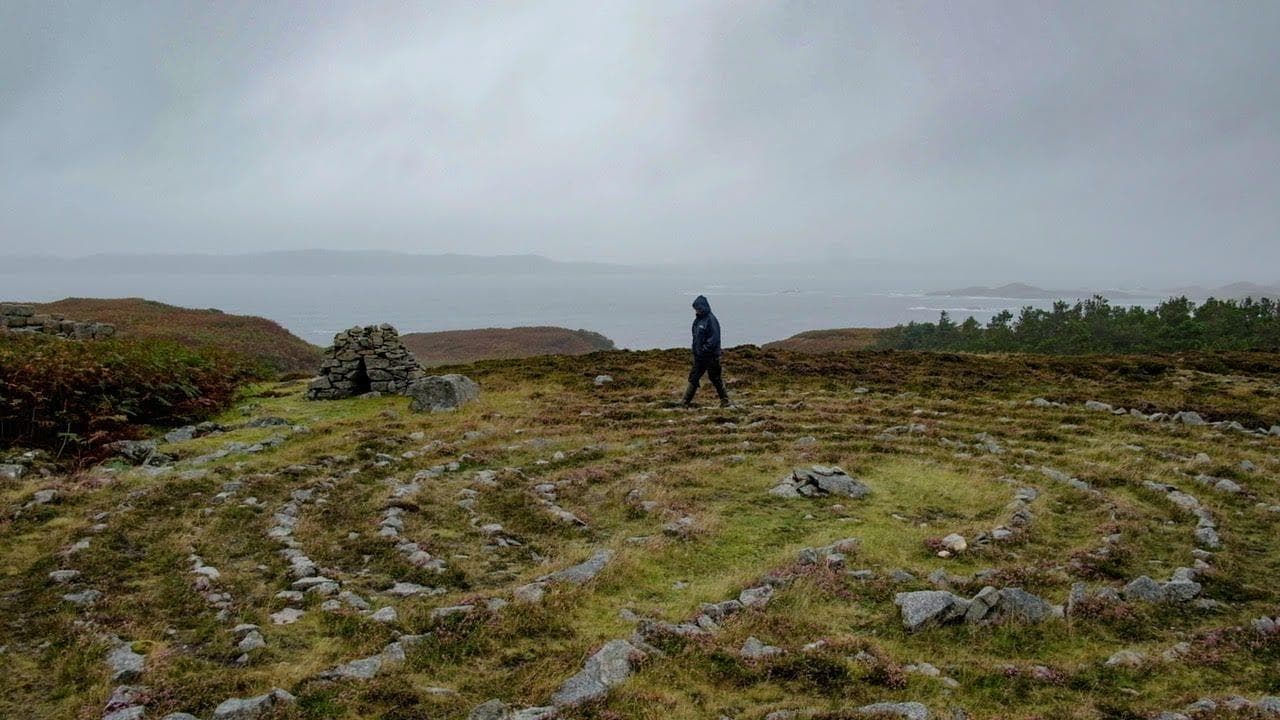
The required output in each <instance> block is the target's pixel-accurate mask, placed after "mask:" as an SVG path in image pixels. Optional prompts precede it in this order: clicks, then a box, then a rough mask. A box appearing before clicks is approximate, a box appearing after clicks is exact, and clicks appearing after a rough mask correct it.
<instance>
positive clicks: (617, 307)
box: [0, 270, 1162, 349]
mask: <svg viewBox="0 0 1280 720" xmlns="http://www.w3.org/2000/svg"><path fill="white" fill-rule="evenodd" d="M0 283H2V285H3V288H4V289H3V291H2V292H0V299H5V298H13V299H18V298H21V299H25V300H33V301H37V300H39V301H43V300H56V299H60V298H63V297H67V296H74V295H80V296H92V297H129V296H137V295H143V296H145V297H147V298H150V299H155V300H160V301H163V302H168V303H172V304H177V305H183V306H186V307H216V308H219V309H221V310H223V311H225V312H231V313H238V314H252V315H262V316H265V317H269V318H271V319H272V320H276V321H277V322H279V323H281V324H282V325H284V326H285V327H286V328H288V329H289V330H290V331H292V332H294V333H295V334H297V335H298V336H300V337H302V338H303V339H305V340H307V341H309V342H312V343H316V344H320V345H327V344H328V342H329V340H330V339H332V337H333V334H334V333H335V332H337V331H338V330H342V329H345V328H347V327H350V326H352V325H357V324H360V325H365V324H370V323H380V322H389V323H392V324H393V325H395V326H396V327H397V328H398V329H399V330H400V331H401V332H413V331H434V330H456V329H468V328H481V327H513V326H521V325H557V326H563V327H569V328H573V329H577V328H584V329H588V330H595V331H597V332H601V333H603V334H605V335H607V336H608V337H609V338H610V339H612V340H613V341H614V342H615V343H617V344H618V346H619V347H625V348H632V349H646V348H652V347H679V346H683V345H685V344H686V343H687V342H688V335H689V322H690V320H691V319H692V311H691V310H690V308H689V303H690V302H691V301H692V300H693V298H694V297H695V296H696V295H698V294H706V295H707V296H708V297H709V298H710V299H711V303H712V308H713V309H714V310H715V312H716V314H717V316H719V317H720V319H721V324H722V325H723V328H724V341H725V343H726V345H739V344H746V343H750V344H761V343H765V342H769V341H772V340H780V339H783V338H785V337H789V336H790V335H793V334H795V333H797V332H800V331H803V330H815V329H824V328H833V327H883V326H887V325H893V324H895V323H898V322H907V321H910V320H928V321H934V320H937V318H938V312H939V311H941V310H948V311H950V312H951V314H952V316H953V317H955V318H956V319H963V318H964V317H967V316H968V315H974V316H975V317H977V318H978V319H980V320H983V321H985V320H986V319H988V318H989V317H990V316H991V315H992V314H994V313H996V312H999V311H1000V310H1001V309H1004V308H1013V309H1016V308H1019V307H1021V306H1023V305H1037V306H1047V305H1048V304H1049V303H1050V301H1049V300H1026V299H1016V298H1014V299H1011V298H1005V299H1000V298H984V297H931V296H927V295H924V294H923V293H922V292H921V290H929V289H932V288H928V287H922V288H910V287H908V288H903V289H900V290H893V289H886V288H884V287H882V286H877V285H876V284H874V283H870V282H865V281H864V282H860V283H855V282H850V281H849V280H847V279H845V278H843V277H840V276H838V275H832V274H827V275H825V276H823V275H821V274H817V273H812V272H798V271H777V270H774V271H765V270H760V271H756V272H746V271H737V272H733V273H726V272H710V273H702V272H696V271H673V270H656V271H645V270H635V271H629V272H617V273H572V274H538V275H524V274H513V275H505V274H504V275H435V276H406V275H385V276H323V275H308V276H263V275H174V274H169V275H160V276H147V275H122V274H88V273H86V274H78V273H77V274H70V275H62V274H54V275H51V276H35V275H17V276H15V275H9V276H6V275H3V274H0ZM1160 297H1162V296H1156V295H1152V296H1151V297H1146V298H1144V297H1134V298H1132V299H1126V300H1123V301H1118V302H1123V303H1126V304H1148V305H1149V304H1153V303H1155V302H1158V300H1159V299H1160Z"/></svg>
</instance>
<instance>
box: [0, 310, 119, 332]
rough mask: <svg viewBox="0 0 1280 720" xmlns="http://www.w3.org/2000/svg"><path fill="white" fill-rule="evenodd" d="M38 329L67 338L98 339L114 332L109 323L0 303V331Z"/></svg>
mask: <svg viewBox="0 0 1280 720" xmlns="http://www.w3.org/2000/svg"><path fill="white" fill-rule="evenodd" d="M3 332H14V333H38V334H40V335H53V336H56V337H60V338H66V339H68V340H101V339H103V338H109V337H111V336H113V335H115V334H116V326H115V325H111V324H109V323H99V322H80V321H78V320H68V319H67V318H65V317H63V316H62V315H57V314H54V313H37V312H36V310H35V308H34V307H32V306H30V305H20V304H17V303H0V333H3Z"/></svg>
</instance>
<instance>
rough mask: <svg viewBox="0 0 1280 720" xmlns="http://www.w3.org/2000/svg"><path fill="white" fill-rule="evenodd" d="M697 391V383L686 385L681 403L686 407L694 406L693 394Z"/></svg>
mask: <svg viewBox="0 0 1280 720" xmlns="http://www.w3.org/2000/svg"><path fill="white" fill-rule="evenodd" d="M696 392H698V386H697V385H694V384H693V383H689V384H688V385H686V386H685V389H684V399H683V400H681V401H680V404H681V405H682V406H684V407H693V394H694V393H696Z"/></svg>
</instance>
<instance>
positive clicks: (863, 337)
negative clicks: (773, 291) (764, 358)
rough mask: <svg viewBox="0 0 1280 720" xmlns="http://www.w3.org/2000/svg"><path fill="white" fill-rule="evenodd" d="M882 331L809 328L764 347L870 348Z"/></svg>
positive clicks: (805, 349)
mask: <svg viewBox="0 0 1280 720" xmlns="http://www.w3.org/2000/svg"><path fill="white" fill-rule="evenodd" d="M881 332H882V330H881V329H880V328H836V329H834V330H808V331H805V332H802V333H798V334H796V335H792V336H791V337H789V338H787V339H786V340H777V341H775V342H771V343H767V344H766V345H765V346H764V347H765V348H767V349H770V350H794V351H795V352H802V353H829V352H844V351H846V350H870V349H871V348H872V347H873V346H874V345H875V344H876V341H877V340H878V339H879V337H880V333H881Z"/></svg>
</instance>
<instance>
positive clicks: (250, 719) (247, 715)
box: [211, 688, 297, 720]
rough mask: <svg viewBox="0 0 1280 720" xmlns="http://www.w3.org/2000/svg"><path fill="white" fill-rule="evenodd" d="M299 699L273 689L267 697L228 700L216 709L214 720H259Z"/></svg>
mask: <svg viewBox="0 0 1280 720" xmlns="http://www.w3.org/2000/svg"><path fill="white" fill-rule="evenodd" d="M296 700H297V698H295V697H294V696H293V695H290V694H289V693H288V692H286V691H284V690H281V689H280V688H273V689H272V690H271V692H269V693H267V694H265V695H255V696H253V697H248V698H228V699H226V700H223V701H222V702H221V703H219V704H218V707H216V708H214V710H213V715H212V716H211V717H212V720H257V718H260V717H262V716H263V715H265V714H266V713H267V712H268V711H270V710H272V709H274V708H278V707H282V706H285V705H292V704H293V703H294V702H295V701H296Z"/></svg>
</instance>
